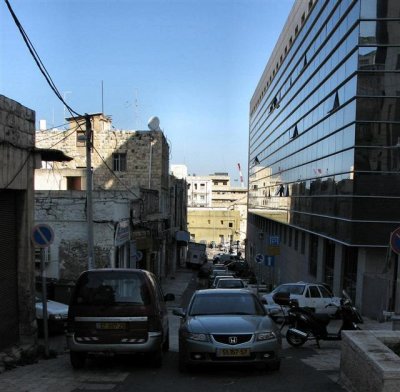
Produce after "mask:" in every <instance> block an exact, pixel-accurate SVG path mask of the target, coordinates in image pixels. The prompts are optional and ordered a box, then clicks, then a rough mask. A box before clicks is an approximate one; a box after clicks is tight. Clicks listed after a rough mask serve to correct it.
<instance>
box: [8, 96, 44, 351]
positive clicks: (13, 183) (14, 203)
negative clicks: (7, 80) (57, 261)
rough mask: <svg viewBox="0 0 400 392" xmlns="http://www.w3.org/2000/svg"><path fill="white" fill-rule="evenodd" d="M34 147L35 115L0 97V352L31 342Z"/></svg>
mask: <svg viewBox="0 0 400 392" xmlns="http://www.w3.org/2000/svg"><path fill="white" fill-rule="evenodd" d="M34 147H35V112H34V111H33V110H30V109H28V108H26V107H24V106H22V105H21V104H19V103H18V102H15V101H13V100H11V99H9V98H6V97H4V96H3V95H0V162H1V168H2V170H1V171H0V298H1V301H0V350H1V349H3V348H5V347H8V346H12V345H13V344H17V343H22V344H25V343H33V342H34V340H35V333H36V321H35V307H34V295H35V294H34V263H33V248H32V245H31V241H30V238H31V231H32V227H33V205H34V196H33V173H34V169H35V162H36V161H37V153H36V152H35V149H34ZM39 162H40V160H39Z"/></svg>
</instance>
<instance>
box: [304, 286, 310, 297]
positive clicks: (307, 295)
mask: <svg viewBox="0 0 400 392" xmlns="http://www.w3.org/2000/svg"><path fill="white" fill-rule="evenodd" d="M305 297H306V298H310V297H311V295H310V290H309V289H308V288H306V294H305Z"/></svg>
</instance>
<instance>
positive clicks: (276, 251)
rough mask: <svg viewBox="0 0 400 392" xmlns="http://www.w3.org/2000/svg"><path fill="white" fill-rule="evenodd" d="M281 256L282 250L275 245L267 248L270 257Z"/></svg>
mask: <svg viewBox="0 0 400 392" xmlns="http://www.w3.org/2000/svg"><path fill="white" fill-rule="evenodd" d="M280 254H281V248H280V247H279V246H275V245H269V246H267V255H269V256H279V255H280Z"/></svg>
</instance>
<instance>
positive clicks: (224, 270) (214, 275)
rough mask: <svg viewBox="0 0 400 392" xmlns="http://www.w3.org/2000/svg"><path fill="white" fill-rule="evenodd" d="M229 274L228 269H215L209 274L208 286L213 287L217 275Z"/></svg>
mask: <svg viewBox="0 0 400 392" xmlns="http://www.w3.org/2000/svg"><path fill="white" fill-rule="evenodd" d="M227 274H228V270H227V269H223V270H213V271H212V272H211V274H210V275H209V277H208V287H211V285H212V284H213V282H214V279H215V277H216V276H219V275H227Z"/></svg>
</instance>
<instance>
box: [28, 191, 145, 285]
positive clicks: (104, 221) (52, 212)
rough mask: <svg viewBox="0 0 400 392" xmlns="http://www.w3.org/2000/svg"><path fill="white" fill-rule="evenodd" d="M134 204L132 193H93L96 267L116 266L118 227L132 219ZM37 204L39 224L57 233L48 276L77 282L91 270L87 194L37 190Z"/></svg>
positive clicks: (50, 255) (50, 253)
mask: <svg viewBox="0 0 400 392" xmlns="http://www.w3.org/2000/svg"><path fill="white" fill-rule="evenodd" d="M135 191H136V192H139V191H138V190H137V189H135ZM130 203H131V195H130V193H129V192H128V191H125V192H123V191H95V192H93V222H94V223H93V232H94V234H93V236H94V252H95V254H94V259H95V266H96V268H102V267H111V266H113V257H114V253H115V250H116V249H115V241H114V239H115V229H116V225H117V224H118V222H120V221H122V220H126V219H129V218H130ZM35 205H36V208H35V213H36V216H35V220H36V222H37V223H46V224H48V225H50V226H51V227H52V228H53V230H54V242H53V243H52V245H51V246H50V252H49V259H50V261H49V264H48V266H47V276H49V277H51V278H54V279H60V280H75V279H76V277H77V276H78V275H79V274H80V273H81V272H82V271H84V270H86V269H87V223H86V192H84V191H37V192H36V193H35Z"/></svg>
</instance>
